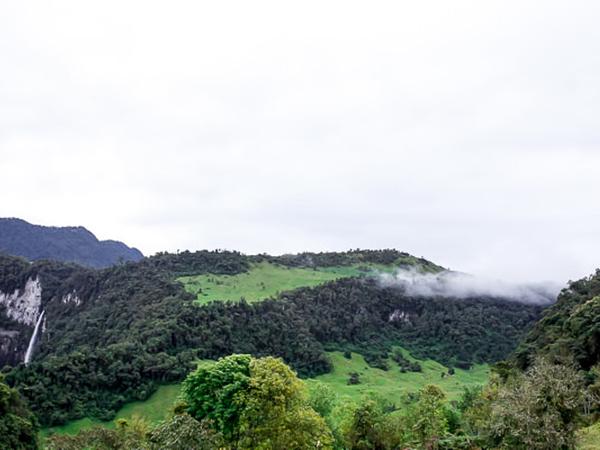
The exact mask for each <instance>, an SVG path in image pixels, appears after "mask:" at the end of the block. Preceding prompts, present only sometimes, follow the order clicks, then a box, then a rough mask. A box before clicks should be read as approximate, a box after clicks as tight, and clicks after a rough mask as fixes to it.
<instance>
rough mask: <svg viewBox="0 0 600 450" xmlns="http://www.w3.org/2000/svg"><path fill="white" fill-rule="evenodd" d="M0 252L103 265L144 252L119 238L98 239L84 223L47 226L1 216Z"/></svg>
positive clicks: (132, 257)
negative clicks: (82, 224)
mask: <svg viewBox="0 0 600 450" xmlns="http://www.w3.org/2000/svg"><path fill="white" fill-rule="evenodd" d="M0 252H4V253H7V254H9V255H14V256H22V257H24V258H26V259H28V260H30V261H37V260H41V259H51V260H56V261H63V262H73V263H76V264H80V265H83V266H87V267H94V268H102V267H108V266H112V265H113V264H117V263H119V262H125V261H139V260H140V259H142V258H143V257H144V255H143V254H142V253H141V252H140V251H139V250H137V249H135V248H130V247H128V246H127V245H125V244H123V243H122V242H119V241H111V240H108V241H99V240H98V239H97V238H96V236H94V235H93V234H92V233H91V232H90V231H88V230H87V229H85V228H84V227H46V226H41V225H32V224H30V223H28V222H26V221H24V220H21V219H15V218H0Z"/></svg>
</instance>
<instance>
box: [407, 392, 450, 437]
mask: <svg viewBox="0 0 600 450" xmlns="http://www.w3.org/2000/svg"><path fill="white" fill-rule="evenodd" d="M445 400H446V394H445V393H444V391H443V390H441V389H440V388H439V387H437V386H435V385H432V384H429V385H427V386H425V387H424V388H422V389H421V390H420V391H419V400H418V401H417V404H416V405H415V407H414V409H413V410H412V411H411V412H410V414H409V417H408V423H409V427H410V428H411V430H412V434H413V436H414V439H415V440H416V442H418V443H419V444H421V445H423V446H424V447H425V448H428V449H430V448H437V441H439V440H440V439H441V438H443V437H444V435H445V434H446V433H447V431H448V420H447V415H446V410H445V407H446V403H445Z"/></svg>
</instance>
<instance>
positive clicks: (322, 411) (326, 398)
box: [308, 381, 337, 417]
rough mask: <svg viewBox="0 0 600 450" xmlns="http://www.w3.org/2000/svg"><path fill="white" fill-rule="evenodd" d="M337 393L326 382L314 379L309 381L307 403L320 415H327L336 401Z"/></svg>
mask: <svg viewBox="0 0 600 450" xmlns="http://www.w3.org/2000/svg"><path fill="white" fill-rule="evenodd" d="M336 400H337V395H336V393H335V391H334V390H333V389H332V388H331V387H330V386H329V385H327V384H325V383H321V382H319V381H315V382H313V383H311V385H310V390H309V394H308V404H309V405H310V407H311V408H312V409H314V410H315V411H316V412H317V413H318V414H319V415H320V416H321V417H328V416H329V415H330V414H331V411H332V410H333V407H334V405H335V403H336Z"/></svg>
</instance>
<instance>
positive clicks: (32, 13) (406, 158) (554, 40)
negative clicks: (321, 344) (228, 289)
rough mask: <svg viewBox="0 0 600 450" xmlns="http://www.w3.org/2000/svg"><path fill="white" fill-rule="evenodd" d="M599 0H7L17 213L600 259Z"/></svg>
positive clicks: (160, 231)
mask: <svg viewBox="0 0 600 450" xmlns="http://www.w3.org/2000/svg"><path fill="white" fill-rule="evenodd" d="M598 13H600V4H598V3H597V2H593V1H575V2H566V1H548V2H544V3H543V4H540V3H539V2H536V1H519V2H517V1H504V2H477V1H464V0H461V1H457V2H451V3H449V2H442V1H425V2H419V3H416V4H402V3H398V2H377V1H376V2H370V3H369V4H368V6H367V5H366V4H364V3H361V2H351V1H350V2H340V1H332V2H311V1H309V2H303V3H302V4H301V5H287V4H283V3H281V2H260V1H259V2H252V3H248V2H241V1H234V2H228V3H211V4H204V3H198V2H175V3H170V4H168V5H167V4H163V3H159V2H144V3H139V2H133V1H119V2H116V1H107V2H102V3H101V4H87V3H82V2H76V1H59V2H52V3H48V2H42V1H37V2H35V1H34V2H31V3H27V4H24V3H12V4H6V5H3V6H2V7H0V58H1V60H2V61H3V68H2V69H3V70H2V71H0V169H1V170H2V176H1V177H0V189H1V190H2V192H3V193H4V196H3V200H2V202H0V216H2V217H19V218H22V219H24V220H27V221H28V222H31V223H34V224H40V225H53V226H77V225H81V226H84V227H86V228H87V229H89V230H90V231H91V232H93V233H94V234H95V235H96V236H97V237H98V238H99V239H115V240H120V241H123V242H125V243H126V244H127V245H129V246H133V247H136V248H139V249H140V250H141V251H142V252H143V253H144V254H147V255H151V254H153V253H155V252H158V251H177V250H178V249H179V250H186V249H189V250H196V249H205V248H206V249H215V248H223V249H233V250H239V251H242V252H244V253H262V252H266V253H272V254H283V253H297V252H302V251H342V250H348V249H350V248H373V249H378V248H396V249H398V250H401V251H406V252H409V253H411V254H413V255H415V256H423V257H425V258H426V259H428V260H431V261H433V262H435V263H437V264H440V265H442V266H445V267H449V268H450V269H455V270H460V271H463V272H468V273H472V274H477V275H482V276H485V277H490V278H494V279H507V280H516V281H525V280H528V281H544V280H551V281H554V282H557V283H565V282H566V281H567V280H569V279H578V278H581V277H583V276H586V275H588V274H590V273H592V272H593V271H594V270H595V269H596V267H600V213H598V212H597V211H596V208H595V201H596V198H597V195H596V193H597V192H598V188H597V180H598V171H599V170H600V126H599V125H600V124H599V121H600V119H599V118H600V101H599V99H600V87H599V84H598V79H600V28H598V26H597V23H596V22H597V20H596V18H597V17H598Z"/></svg>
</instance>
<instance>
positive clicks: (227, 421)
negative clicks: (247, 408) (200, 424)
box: [182, 355, 252, 440]
mask: <svg viewBox="0 0 600 450" xmlns="http://www.w3.org/2000/svg"><path fill="white" fill-rule="evenodd" d="M251 361H252V357H251V356H250V355H231V356H228V357H225V358H221V359H219V360H218V361H217V362H216V363H215V364H213V365H208V366H201V367H199V368H198V369H197V370H196V371H195V372H192V373H191V374H190V375H188V377H187V378H186V379H185V381H184V382H183V388H182V393H183V397H184V399H185V401H186V403H187V405H188V412H189V414H190V415H191V416H192V417H194V418H195V419H197V420H199V421H203V420H207V419H208V420H211V421H212V422H213V424H214V427H215V429H216V431H218V432H220V433H223V436H224V437H225V438H226V439H229V440H234V439H235V438H236V436H237V432H238V430H239V420H240V417H241V414H242V412H243V409H244V405H243V403H241V402H240V401H239V396H240V395H241V394H242V393H243V392H244V391H245V390H246V389H248V385H249V384H250V362H251Z"/></svg>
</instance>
